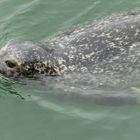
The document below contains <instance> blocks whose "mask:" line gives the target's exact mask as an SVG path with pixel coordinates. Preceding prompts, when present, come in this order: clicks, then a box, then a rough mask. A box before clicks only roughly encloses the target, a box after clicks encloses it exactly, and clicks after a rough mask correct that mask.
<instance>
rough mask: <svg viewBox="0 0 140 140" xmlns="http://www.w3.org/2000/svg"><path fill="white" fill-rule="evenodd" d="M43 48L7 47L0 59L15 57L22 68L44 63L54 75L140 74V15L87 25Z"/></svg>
mask: <svg viewBox="0 0 140 140" xmlns="http://www.w3.org/2000/svg"><path fill="white" fill-rule="evenodd" d="M19 46H20V47H19ZM45 47H46V48H41V47H40V46H38V45H33V44H32V43H21V44H20V43H18V44H12V45H7V49H5V52H4V51H1V52H0V57H1V56H4V58H3V60H5V58H6V59H7V58H8V56H10V55H14V56H16V59H18V61H19V62H20V63H21V64H22V63H23V62H28V61H30V62H37V63H38V62H43V63H44V64H45V65H47V66H50V67H49V68H52V67H54V70H55V74H56V73H57V74H56V75H61V74H65V73H72V72H78V73H91V74H93V75H102V74H103V75H126V74H127V75H129V74H132V73H134V74H135V73H140V14H139V13H133V14H127V15H116V16H111V17H108V18H104V19H101V20H99V21H94V22H89V23H87V24H84V25H81V26H78V27H77V28H76V27H75V28H73V29H72V30H68V31H66V32H63V33H61V34H58V35H56V36H54V37H52V38H50V39H48V40H47V42H46V46H45ZM19 48H20V49H19ZM3 50H4V49H3ZM55 74H52V75H55ZM47 75H49V73H47Z"/></svg>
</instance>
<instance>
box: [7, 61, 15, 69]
mask: <svg viewBox="0 0 140 140" xmlns="http://www.w3.org/2000/svg"><path fill="white" fill-rule="evenodd" d="M5 63H6V65H7V66H8V67H9V68H14V67H16V65H17V63H16V62H15V61H11V60H6V61H5Z"/></svg>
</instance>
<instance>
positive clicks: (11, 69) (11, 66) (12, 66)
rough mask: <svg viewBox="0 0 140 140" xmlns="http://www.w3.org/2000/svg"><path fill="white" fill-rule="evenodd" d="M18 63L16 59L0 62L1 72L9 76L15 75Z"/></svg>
mask: <svg viewBox="0 0 140 140" xmlns="http://www.w3.org/2000/svg"><path fill="white" fill-rule="evenodd" d="M16 69H17V63H16V62H15V61H14V60H5V61H4V62H1V63H0V73H1V74H3V75H5V76H7V77H13V76H15V75H16Z"/></svg>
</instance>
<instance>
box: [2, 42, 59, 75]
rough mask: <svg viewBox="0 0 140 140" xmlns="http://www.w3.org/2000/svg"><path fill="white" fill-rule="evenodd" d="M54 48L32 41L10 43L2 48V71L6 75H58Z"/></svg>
mask: <svg viewBox="0 0 140 140" xmlns="http://www.w3.org/2000/svg"><path fill="white" fill-rule="evenodd" d="M52 55H53V50H51V49H47V48H43V47H40V46H39V45H35V44H32V43H30V42H25V43H17V44H9V45H6V46H5V47H3V48H1V50H0V58H1V61H0V73H1V74H3V75H4V76H6V77H16V76H20V75H24V76H33V75H35V74H46V75H58V73H57V70H56V67H55V66H54V65H53V62H54V60H53V57H52Z"/></svg>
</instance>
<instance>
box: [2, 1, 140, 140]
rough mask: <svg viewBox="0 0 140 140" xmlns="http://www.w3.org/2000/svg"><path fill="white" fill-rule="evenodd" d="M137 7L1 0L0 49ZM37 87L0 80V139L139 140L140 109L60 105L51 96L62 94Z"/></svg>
mask: <svg viewBox="0 0 140 140" xmlns="http://www.w3.org/2000/svg"><path fill="white" fill-rule="evenodd" d="M139 8H140V1H138V0H133V1H132V0H23V1H21V0H1V1H0V46H1V47H2V46H3V45H5V44H6V43H7V42H8V41H9V40H14V41H25V40H29V41H33V42H41V41H42V40H46V38H47V37H48V36H50V35H52V34H54V33H56V32H57V31H64V30H66V29H67V28H69V27H72V26H73V25H76V24H79V23H80V24H81V23H84V22H86V21H88V20H93V19H97V18H101V17H103V16H107V15H111V14H112V13H118V12H123V11H130V10H137V9H139ZM40 82H41V81H34V80H29V81H28V82H26V81H25V82H23V83H20V82H17V81H8V82H7V81H3V80H2V81H0V140H132V139H133V140H138V139H139V137H140V133H139V129H140V126H139V124H140V111H139V110H140V105H139V104H136V105H128V106H121V107H113V106H101V105H95V104H92V103H88V102H87V101H86V102H85V101H76V100H65V99H64V98H59V97H57V96H53V95H55V93H56V94H57V92H58V93H59V94H58V96H59V95H60V94H61V90H60V91H57V90H53V88H50V89H49V90H47V88H46V87H45V86H43V85H42V84H40ZM45 85H47V84H45ZM62 92H63V91H62ZM77 92H78V91H77ZM86 92H87V91H86ZM64 93H65V92H64ZM18 94H19V95H18ZM85 94H86V93H85ZM51 95H52V96H51ZM20 96H22V97H24V98H25V99H21V97H20Z"/></svg>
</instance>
